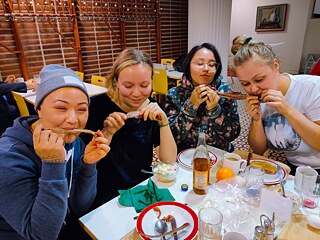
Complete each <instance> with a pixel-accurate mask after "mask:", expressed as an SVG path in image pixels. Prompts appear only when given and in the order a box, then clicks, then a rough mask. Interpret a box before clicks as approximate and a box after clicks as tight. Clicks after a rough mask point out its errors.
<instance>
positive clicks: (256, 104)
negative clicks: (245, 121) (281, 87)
mask: <svg viewBox="0 0 320 240" xmlns="http://www.w3.org/2000/svg"><path fill="white" fill-rule="evenodd" d="M246 111H247V113H248V114H249V115H250V116H251V117H252V119H253V120H255V121H259V120H261V118H262V112H261V108H260V101H259V98H258V96H248V97H247V99H246Z"/></svg>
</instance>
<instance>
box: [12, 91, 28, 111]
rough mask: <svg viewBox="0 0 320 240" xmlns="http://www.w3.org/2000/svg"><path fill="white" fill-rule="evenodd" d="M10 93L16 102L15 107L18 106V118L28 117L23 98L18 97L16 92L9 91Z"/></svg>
mask: <svg viewBox="0 0 320 240" xmlns="http://www.w3.org/2000/svg"><path fill="white" fill-rule="evenodd" d="M11 93H12V95H13V97H14V100H16V103H17V106H18V109H19V112H20V116H21V117H22V116H30V113H29V110H28V107H27V104H26V102H25V101H24V98H23V97H22V96H21V95H19V94H18V93H17V92H14V91H11Z"/></svg>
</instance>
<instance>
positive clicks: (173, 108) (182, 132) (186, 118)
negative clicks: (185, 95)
mask: <svg viewBox="0 0 320 240" xmlns="http://www.w3.org/2000/svg"><path fill="white" fill-rule="evenodd" d="M178 90H179V88H178V87H174V88H171V89H170V90H169V92H168V94H167V100H166V104H165V112H166V114H167V116H168V119H169V124H170V127H171V131H172V134H173V136H174V138H175V140H176V143H177V144H179V142H180V141H182V140H184V138H185V137H186V136H187V134H188V132H189V130H190V128H191V127H192V124H193V121H194V119H195V117H196V114H197V109H196V108H195V107H194V105H193V104H192V103H191V102H190V100H189V99H187V100H186V101H185V102H184V104H183V105H182V106H181V101H183V99H181V98H180V94H179V91H178Z"/></svg>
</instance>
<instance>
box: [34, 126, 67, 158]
mask: <svg viewBox="0 0 320 240" xmlns="http://www.w3.org/2000/svg"><path fill="white" fill-rule="evenodd" d="M42 129H43V125H42V124H41V122H39V124H38V125H37V126H36V127H35V129H34V132H33V147H34V150H35V151H36V153H37V154H38V156H39V157H40V158H41V160H42V161H45V162H64V161H65V160H66V153H65V149H64V140H63V136H64V135H63V134H57V133H53V132H52V131H50V130H42Z"/></svg>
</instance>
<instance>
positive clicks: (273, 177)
mask: <svg viewBox="0 0 320 240" xmlns="http://www.w3.org/2000/svg"><path fill="white" fill-rule="evenodd" d="M250 165H254V166H259V167H262V168H263V169H264V171H265V175H264V184H267V185H272V184H278V183H279V182H280V179H279V177H278V173H277V166H278V165H279V164H277V163H276V162H273V161H270V160H267V159H258V158H252V159H251V160H250ZM279 166H280V165H279ZM280 167H281V171H282V179H283V180H284V179H285V178H286V177H287V172H286V170H285V169H284V168H283V167H282V166H280Z"/></svg>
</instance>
